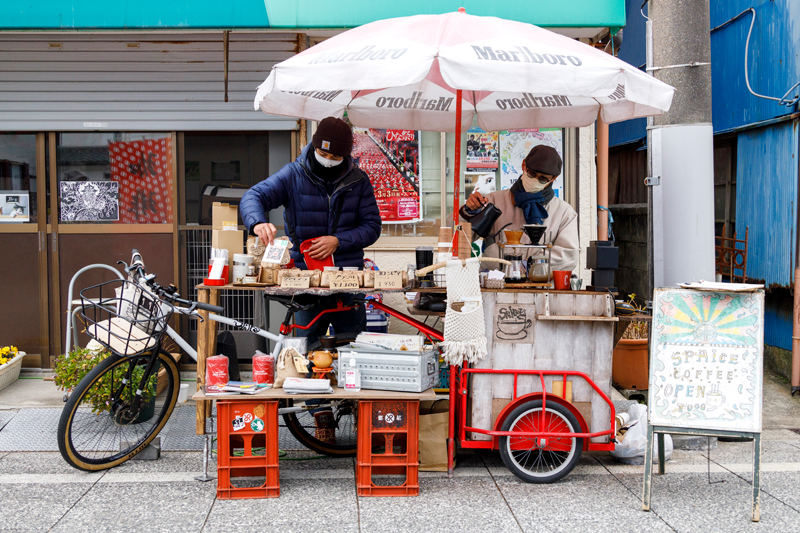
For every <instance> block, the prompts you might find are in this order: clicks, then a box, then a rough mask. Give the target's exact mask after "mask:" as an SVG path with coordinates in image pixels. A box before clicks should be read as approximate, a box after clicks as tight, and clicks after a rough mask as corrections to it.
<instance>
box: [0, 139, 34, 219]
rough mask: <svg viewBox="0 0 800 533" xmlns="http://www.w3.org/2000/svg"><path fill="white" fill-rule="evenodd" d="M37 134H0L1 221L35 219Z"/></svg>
mask: <svg viewBox="0 0 800 533" xmlns="http://www.w3.org/2000/svg"><path fill="white" fill-rule="evenodd" d="M36 176H37V172H36V135H35V134H22V135H15V134H13V133H12V134H0V224H6V223H8V224H15V223H16V224H19V223H24V222H36V217H37V212H36V194H37V180H36Z"/></svg>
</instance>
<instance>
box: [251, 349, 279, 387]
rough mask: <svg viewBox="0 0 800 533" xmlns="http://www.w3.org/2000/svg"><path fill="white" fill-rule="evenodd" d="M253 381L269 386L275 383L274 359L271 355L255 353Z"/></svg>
mask: <svg viewBox="0 0 800 533" xmlns="http://www.w3.org/2000/svg"><path fill="white" fill-rule="evenodd" d="M253 381H255V382H256V383H269V384H272V383H274V382H275V358H274V357H273V356H272V354H264V353H257V354H256V355H254V356H253Z"/></svg>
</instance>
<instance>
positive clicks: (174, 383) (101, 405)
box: [58, 351, 180, 471]
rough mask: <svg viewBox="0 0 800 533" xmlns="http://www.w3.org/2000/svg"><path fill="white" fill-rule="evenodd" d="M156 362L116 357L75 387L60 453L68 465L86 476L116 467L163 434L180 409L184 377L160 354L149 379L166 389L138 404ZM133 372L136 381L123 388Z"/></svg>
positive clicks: (64, 420) (62, 428)
mask: <svg viewBox="0 0 800 533" xmlns="http://www.w3.org/2000/svg"><path fill="white" fill-rule="evenodd" d="M150 357H151V354H147V353H145V354H141V355H138V356H135V357H120V356H119V355H116V354H114V355H111V356H110V357H108V358H106V359H104V360H103V361H102V362H101V363H100V364H99V365H97V366H96V367H95V368H94V369H92V371H91V372H89V373H88V374H87V375H86V377H84V378H83V379H82V380H81V382H80V383H79V384H78V386H77V387H75V390H74V391H73V392H72V394H70V397H69V400H68V401H67V404H66V405H65V406H64V410H63V411H62V412H61V419H60V421H59V423H58V450H59V451H60V452H61V456H62V457H63V458H64V460H65V461H66V462H67V463H69V464H70V465H71V466H73V467H75V468H77V469H80V470H86V471H94V470H104V469H106V468H111V467H113V466H116V465H118V464H121V463H124V462H125V461H127V460H128V459H130V458H131V457H133V456H134V455H136V454H138V453H139V452H141V451H142V450H143V449H144V448H145V447H146V446H147V445H148V444H149V443H150V442H151V441H152V440H153V438H155V436H156V435H158V432H159V431H161V429H162V428H163V427H164V424H165V423H166V422H167V420H168V419H169V416H170V414H171V413H172V410H173V409H174V408H175V402H176V401H177V399H178V379H179V376H180V374H179V372H178V367H177V365H176V364H175V360H174V359H172V357H171V356H170V355H169V354H168V353H166V352H164V351H159V353H158V359H157V360H156V362H155V365H154V368H153V371H152V373H151V377H150V378H149V380H150V384H151V385H152V386H154V387H155V386H156V382H157V381H160V382H161V384H162V387H161V388H162V390H161V392H160V393H159V394H158V395H155V396H151V397H150V399H148V400H146V401H145V402H141V405H138V406H137V405H135V404H136V403H138V402H134V399H135V395H136V388H138V386H139V384H140V383H141V379H142V376H143V374H144V370H145V369H146V365H147V363H148V361H149V359H150ZM131 367H133V368H132V376H133V379H131V380H130V381H129V382H128V383H127V384H123V377H125V376H126V375H127V372H128V371H129V369H131ZM112 384H113V385H114V387H113V389H114V390H113V391H112ZM115 393H116V394H115Z"/></svg>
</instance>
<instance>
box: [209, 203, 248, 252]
mask: <svg viewBox="0 0 800 533" xmlns="http://www.w3.org/2000/svg"><path fill="white" fill-rule="evenodd" d="M225 222H233V224H234V225H235V226H237V227H238V224H239V210H238V209H237V208H236V206H235V205H230V204H223V203H221V202H214V204H213V205H212V206H211V226H212V227H211V229H213V230H221V229H222V228H223V227H224V226H225ZM228 231H230V230H228ZM236 253H237V254H240V253H242V252H241V250H240V251H238V252H236Z"/></svg>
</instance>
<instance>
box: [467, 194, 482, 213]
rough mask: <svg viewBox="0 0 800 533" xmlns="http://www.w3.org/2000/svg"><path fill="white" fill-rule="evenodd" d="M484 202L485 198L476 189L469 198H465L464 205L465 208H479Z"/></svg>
mask: <svg viewBox="0 0 800 533" xmlns="http://www.w3.org/2000/svg"><path fill="white" fill-rule="evenodd" d="M485 203H486V198H485V197H484V196H483V195H482V194H481V193H479V192H478V191H475V192H473V193H472V194H471V195H470V197H469V198H467V201H466V206H467V209H472V210H475V209H480V207H481V206H482V205H483V204H485Z"/></svg>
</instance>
